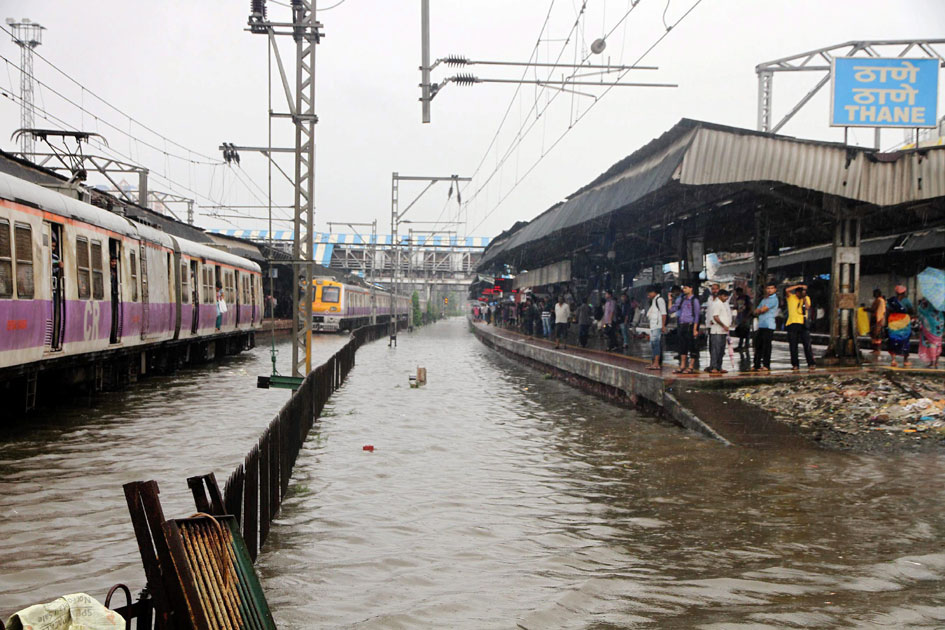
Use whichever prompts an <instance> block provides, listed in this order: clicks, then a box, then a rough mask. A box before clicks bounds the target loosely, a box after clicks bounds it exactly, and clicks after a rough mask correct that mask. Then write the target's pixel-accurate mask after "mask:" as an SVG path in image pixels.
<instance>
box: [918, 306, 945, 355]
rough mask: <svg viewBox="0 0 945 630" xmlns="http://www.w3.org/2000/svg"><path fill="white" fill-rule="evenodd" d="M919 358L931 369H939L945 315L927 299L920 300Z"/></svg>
mask: <svg viewBox="0 0 945 630" xmlns="http://www.w3.org/2000/svg"><path fill="white" fill-rule="evenodd" d="M918 314H919V356H920V357H922V358H923V359H925V360H926V361H927V362H928V364H929V367H930V368H937V367H938V358H939V356H941V354H942V332H943V329H945V314H943V313H942V311H940V310H938V309H937V308H935V307H934V306H932V303H931V302H929V301H928V300H927V299H926V298H922V299H921V300H919V311H918Z"/></svg>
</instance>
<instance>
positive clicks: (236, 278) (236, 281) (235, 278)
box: [233, 271, 243, 326]
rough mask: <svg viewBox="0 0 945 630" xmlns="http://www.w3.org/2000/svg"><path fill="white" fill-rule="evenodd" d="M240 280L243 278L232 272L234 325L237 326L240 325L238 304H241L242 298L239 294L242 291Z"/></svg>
mask: <svg viewBox="0 0 945 630" xmlns="http://www.w3.org/2000/svg"><path fill="white" fill-rule="evenodd" d="M242 280H243V278H242V277H241V276H240V272H239V271H234V272H233V285H234V286H233V293H235V294H236V325H237V326H239V325H240V302H242V300H241V299H240V298H241V297H242V295H241V293H242V289H243V285H242Z"/></svg>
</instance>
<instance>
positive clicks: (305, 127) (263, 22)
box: [249, 0, 322, 377]
mask: <svg viewBox="0 0 945 630" xmlns="http://www.w3.org/2000/svg"><path fill="white" fill-rule="evenodd" d="M291 9H292V21H291V22H273V21H270V20H268V19H267V17H266V1H265V0H252V1H251V3H250V16H249V31H250V32H251V33H257V34H264V35H267V36H268V38H269V43H270V47H271V50H272V52H273V54H274V56H275V59H276V63H277V65H278V68H279V75H280V77H281V79H282V86H283V88H284V89H285V94H286V101H287V104H288V107H289V110H290V111H289V113H288V114H277V113H274V112H270V116H273V117H280V118H284V117H288V118H291V119H292V122H293V124H294V125H295V172H294V176H295V181H294V188H295V193H294V210H295V217H294V221H293V225H294V228H295V238H294V240H293V242H292V258H293V262H294V265H293V269H294V271H293V276H294V282H295V290H294V291H293V292H292V312H293V313H294V314H295V324H294V326H293V344H292V376H297V377H298V376H301V377H304V376H305V375H307V374H308V373H309V372H311V371H312V301H313V298H314V295H313V292H312V288H313V287H312V278H313V275H314V267H313V256H314V245H315V243H314V232H315V124H316V123H317V122H318V117H317V116H316V115H315V47H316V45H317V44H318V43H320V42H321V37H322V33H321V31H320V28H321V26H322V25H321V23H319V22H318V21H317V20H316V19H315V11H316V9H315V1H314V0H311V1H309V0H292V2H291ZM277 35H279V36H290V37H292V38H293V39H294V40H295V92H294V93H293V92H292V90H290V89H289V81H288V77H287V76H286V73H285V67H284V66H283V63H282V57H281V55H280V54H279V48H278V46H277V45H276V36H277Z"/></svg>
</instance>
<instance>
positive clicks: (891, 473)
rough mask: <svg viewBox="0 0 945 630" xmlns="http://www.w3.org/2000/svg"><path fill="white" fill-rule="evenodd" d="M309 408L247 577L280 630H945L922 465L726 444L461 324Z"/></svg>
mask: <svg viewBox="0 0 945 630" xmlns="http://www.w3.org/2000/svg"><path fill="white" fill-rule="evenodd" d="M418 365H421V366H424V367H426V368H427V370H428V376H429V384H428V385H427V386H426V387H424V388H421V389H416V390H412V389H410V388H409V387H408V384H407V377H408V375H409V374H411V373H413V372H414V370H415V368H416V366H418ZM326 411H328V412H329V413H330V415H329V416H328V417H326V418H324V419H323V420H322V422H321V423H320V424H319V425H318V426H317V428H316V434H315V435H313V437H312V439H310V440H309V442H308V443H307V445H306V449H305V451H303V453H302V455H300V457H299V462H298V464H297V466H296V470H295V474H294V476H293V483H292V489H291V491H290V498H289V500H288V501H286V503H284V504H283V512H282V514H281V515H280V518H279V519H278V521H277V524H276V526H275V528H274V529H273V532H272V534H271V538H270V540H269V542H268V543H267V546H266V548H265V551H264V553H263V555H262V556H261V559H260V563H259V568H260V571H261V572H262V574H263V578H264V587H265V588H266V591H267V595H268V597H269V600H270V603H271V605H272V606H273V609H274V611H275V615H276V618H277V621H278V622H279V624H280V627H281V628H312V627H351V626H357V627H365V628H372V627H376V628H391V627H396V628H429V627H443V628H508V627H515V626H516V625H518V626H521V627H525V628H626V627H660V628H667V627H668V628H758V627H762V628H796V627H812V628H819V627H829V626H833V627H854V628H856V627H862V628H874V627H895V628H903V627H911V628H941V627H943V626H945V588H943V586H945V550H943V547H942V543H941V541H942V540H943V535H945V514H943V511H942V505H943V498H945V483H943V482H945V466H943V464H945V458H943V457H941V456H936V455H928V454H920V455H915V454H909V455H903V456H889V455H883V456H851V455H848V454H840V453H832V452H826V451H821V450H816V449H813V448H810V449H803V450H788V451H771V450H766V451H759V450H749V449H739V448H726V447H723V446H721V445H719V444H717V443H715V442H712V441H709V440H706V439H703V438H701V437H696V436H694V435H691V434H687V433H685V432H683V431H682V430H681V429H677V428H675V427H669V426H664V425H660V424H656V423H653V422H651V421H648V420H647V419H645V418H642V417H640V416H638V415H637V414H636V413H635V412H633V411H628V410H625V409H621V408H617V407H614V406H612V405H609V404H607V403H605V402H603V401H600V400H596V399H593V398H590V397H588V396H586V395H584V394H582V393H580V392H578V391H576V390H574V389H571V388H569V387H568V386H566V385H563V384H561V383H559V382H556V381H550V380H545V379H544V378H543V377H542V375H541V374H538V373H536V372H533V371H530V370H528V369H526V368H523V367H521V366H520V365H518V364H516V363H515V362H513V361H510V360H508V359H506V358H504V357H501V356H499V355H497V354H496V353H494V352H492V351H491V350H489V349H487V348H485V347H484V346H482V345H481V344H480V343H479V342H478V341H476V340H475V339H474V338H473V337H472V336H471V335H469V334H468V333H467V332H466V331H465V327H464V324H463V323H462V322H460V321H449V322H441V323H439V324H437V325H436V326H434V327H432V328H428V329H426V330H422V331H421V332H419V333H417V334H415V335H412V336H405V338H404V339H403V340H402V343H401V346H400V347H399V348H397V349H394V350H391V349H389V348H387V346H386V344H382V343H378V344H371V345H369V346H366V347H364V348H362V349H361V350H360V351H359V354H358V367H357V368H356V369H355V371H354V372H353V373H352V375H351V376H350V377H349V381H348V382H347V383H346V385H345V386H344V387H343V388H342V389H341V390H340V391H339V392H337V393H336V394H335V396H334V397H333V399H332V400H331V401H330V403H329V407H328V409H327V410H326ZM365 444H372V445H374V447H375V451H374V452H373V453H369V452H365V451H363V450H362V446H363V445H365Z"/></svg>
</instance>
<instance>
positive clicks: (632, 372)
mask: <svg viewBox="0 0 945 630" xmlns="http://www.w3.org/2000/svg"><path fill="white" fill-rule="evenodd" d="M470 326H471V327H472V330H473V333H474V334H475V335H476V336H477V337H478V338H479V339H480V341H482V342H483V343H485V344H486V345H487V346H489V347H491V348H495V349H496V350H498V351H500V352H504V353H505V354H508V355H512V356H513V357H517V358H521V359H522V360H524V362H526V363H528V364H530V365H532V366H533V367H536V368H538V369H544V370H546V371H550V372H552V373H553V374H554V375H555V376H556V377H558V378H562V380H566V381H568V382H571V383H572V384H574V385H577V386H580V387H582V388H583V389H588V390H591V391H593V392H595V393H598V394H601V395H603V396H605V397H606V398H610V399H612V400H616V401H618V402H629V403H631V404H634V405H638V404H640V403H649V404H650V405H651V406H655V407H656V408H657V411H658V413H660V414H661V415H663V416H664V417H666V418H668V419H670V420H672V421H673V422H675V423H676V424H678V425H680V426H682V427H684V428H687V429H689V430H691V431H695V432H696V433H701V434H702V435H705V436H706V437H710V438H712V439H715V440H719V441H720V442H722V443H723V444H730V442H729V441H728V440H726V439H725V438H724V437H722V436H721V435H719V434H718V432H716V431H715V430H714V429H713V428H712V427H711V426H709V425H708V424H706V423H705V422H704V421H703V420H702V419H700V418H699V417H698V416H697V415H696V414H695V413H694V412H693V411H692V410H690V409H688V408H687V407H686V406H685V405H683V404H682V403H680V402H679V400H677V399H676V397H675V396H673V395H672V386H671V385H670V386H669V387H667V381H666V379H665V378H663V376H662V375H660V374H657V373H648V372H640V371H638V370H636V369H633V368H630V367H625V366H618V365H613V364H610V363H606V362H603V361H597V360H594V359H593V358H590V357H586V356H578V355H574V354H570V353H567V352H561V351H559V350H554V349H552V348H548V347H544V346H542V345H539V344H535V343H530V342H529V340H527V339H524V338H523V339H517V338H515V337H509V336H507V334H498V331H495V329H493V328H491V327H490V326H484V325H481V324H470Z"/></svg>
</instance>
